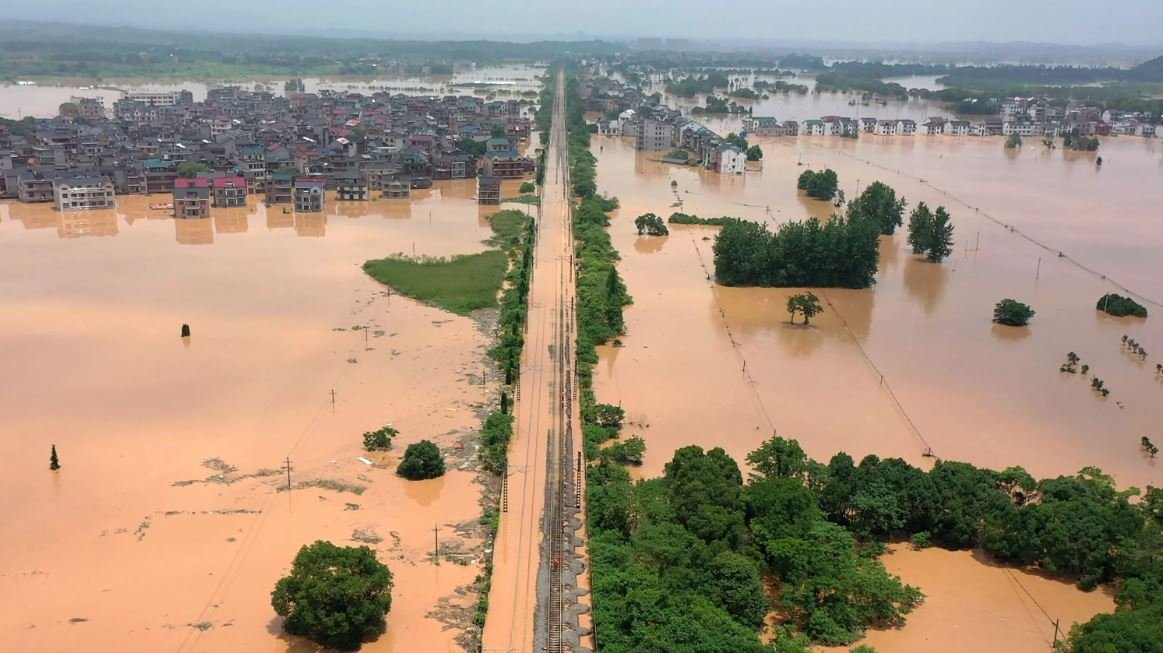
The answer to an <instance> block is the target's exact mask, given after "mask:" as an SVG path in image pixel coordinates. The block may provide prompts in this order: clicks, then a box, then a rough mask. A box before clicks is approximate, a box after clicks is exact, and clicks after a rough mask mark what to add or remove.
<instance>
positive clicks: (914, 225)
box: [908, 202, 953, 263]
mask: <svg viewBox="0 0 1163 653" xmlns="http://www.w3.org/2000/svg"><path fill="white" fill-rule="evenodd" d="M908 242H909V245H910V246H911V247H912V248H913V254H924V255H925V260H927V261H929V262H930V263H940V262H941V261H943V260H944V259H945V257H946V256H949V254H951V253H952V252H953V225H952V223H950V222H949V213H948V212H947V211H945V207H943V206H938V207H937V210H936V212H933V211H930V210H929V207H928V205H926V204H925V203H924V202H917V206H916V208H914V209H913V212H912V214H911V215H910V216H909V238H908Z"/></svg>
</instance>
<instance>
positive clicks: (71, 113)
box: [57, 102, 81, 118]
mask: <svg viewBox="0 0 1163 653" xmlns="http://www.w3.org/2000/svg"><path fill="white" fill-rule="evenodd" d="M57 113H58V114H60V115H61V116H63V117H65V118H76V117H77V116H79V115H81V107H79V106H77V103H76V102H62V103H61V105H60V106H59V107H57Z"/></svg>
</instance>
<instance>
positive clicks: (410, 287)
mask: <svg viewBox="0 0 1163 653" xmlns="http://www.w3.org/2000/svg"><path fill="white" fill-rule="evenodd" d="M528 222H530V219H529V218H528V217H526V215H525V214H524V213H523V212H522V211H514V210H508V211H498V212H497V213H494V214H493V215H491V216H489V225H490V226H491V227H492V228H493V234H494V235H493V237H492V238H491V239H489V240H488V241H487V242H488V244H490V245H492V246H494V247H498V248H500V249H493V250H489V251H487V252H481V253H479V254H463V255H461V256H453V257H452V258H434V257H427V256H425V257H419V258H415V257H409V256H404V255H396V256H389V257H387V258H382V259H373V260H371V261H367V262H365V263H364V264H363V271H364V272H366V273H367V274H368V275H369V276H370V277H371V278H373V279H375V280H376V281H379V282H380V283H382V284H384V285H387V286H391V287H392V288H395V289H396V291H397V292H399V293H400V294H402V295H406V296H408V297H411V298H412V299H418V300H420V301H422V302H426V303H429V304H432V305H433V306H438V307H440V308H443V309H444V310H446V311H449V312H452V313H456V314H457V315H468V314H469V313H471V312H473V311H475V310H479V309H482V308H494V307H496V306H497V292H498V291H500V289H501V283H502V282H503V281H504V280H505V274H506V272H508V270H509V258H510V256H511V255H512V254H513V252H514V251H516V249H517V248H518V247H519V246H520V243H521V237H522V234H523V229H525V226H526V224H527V223H528Z"/></svg>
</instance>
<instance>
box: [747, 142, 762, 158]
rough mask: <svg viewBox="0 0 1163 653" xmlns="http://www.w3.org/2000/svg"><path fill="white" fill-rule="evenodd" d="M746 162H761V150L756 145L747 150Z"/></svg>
mask: <svg viewBox="0 0 1163 653" xmlns="http://www.w3.org/2000/svg"><path fill="white" fill-rule="evenodd" d="M747 160H748V161H761V160H763V149H762V148H760V147H759V146H758V145H752V146H751V147H749V148H747Z"/></svg>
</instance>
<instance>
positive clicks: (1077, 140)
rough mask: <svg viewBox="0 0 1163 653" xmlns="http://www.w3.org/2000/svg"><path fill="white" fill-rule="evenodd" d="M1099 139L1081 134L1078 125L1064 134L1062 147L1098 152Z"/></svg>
mask: <svg viewBox="0 0 1163 653" xmlns="http://www.w3.org/2000/svg"><path fill="white" fill-rule="evenodd" d="M1098 145H1099V143H1098V139H1097V138H1095V137H1094V136H1085V135H1083V134H1081V133H1080V132H1079V130H1078V128H1077V127H1075V128H1074V129H1072V130H1070V131H1068V132H1066V133H1065V134H1063V135H1062V147H1064V148H1066V149H1068V150H1075V151H1076V152H1097V151H1098Z"/></svg>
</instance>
